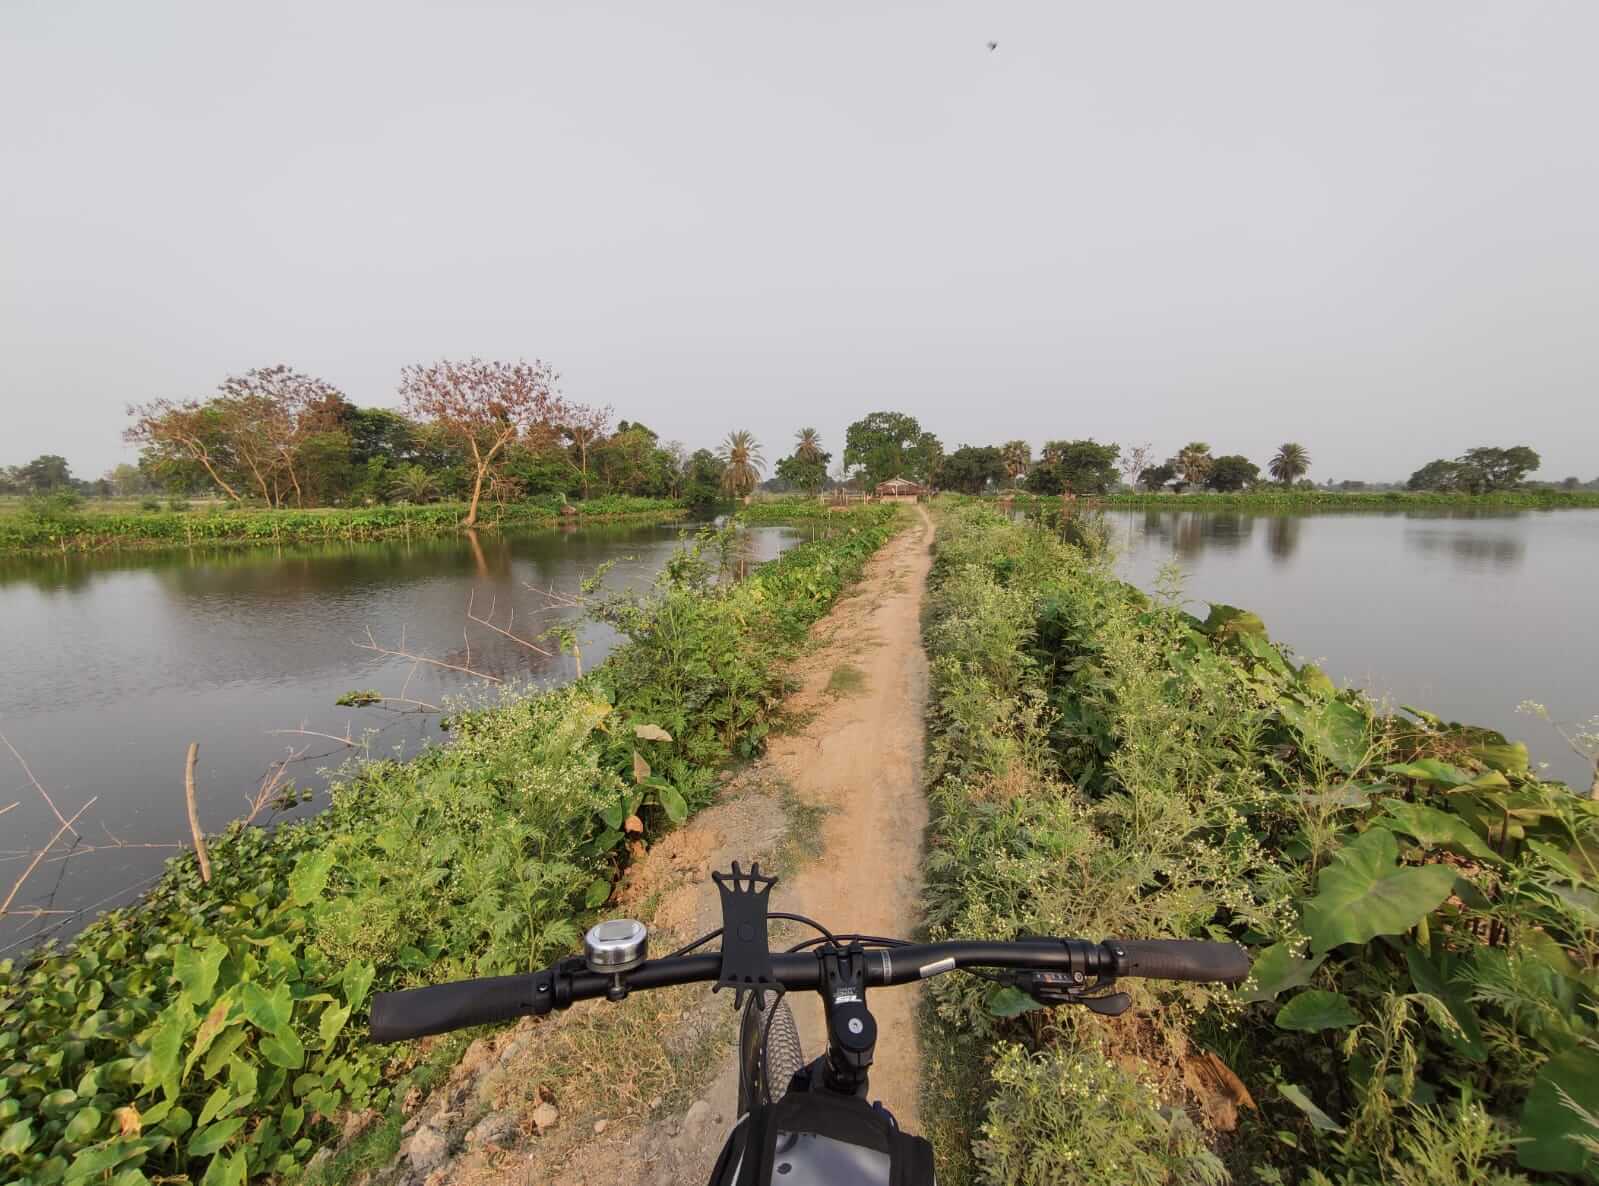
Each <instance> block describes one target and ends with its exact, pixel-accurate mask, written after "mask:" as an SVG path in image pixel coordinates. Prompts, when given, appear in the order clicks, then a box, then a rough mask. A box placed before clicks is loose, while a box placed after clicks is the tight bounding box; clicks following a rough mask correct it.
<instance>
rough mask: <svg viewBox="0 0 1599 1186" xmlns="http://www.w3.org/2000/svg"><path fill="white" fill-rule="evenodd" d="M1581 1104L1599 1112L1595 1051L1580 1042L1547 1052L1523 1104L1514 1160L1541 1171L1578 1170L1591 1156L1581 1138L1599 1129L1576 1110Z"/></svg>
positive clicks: (1598, 1132)
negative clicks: (1558, 1051)
mask: <svg viewBox="0 0 1599 1186" xmlns="http://www.w3.org/2000/svg"><path fill="white" fill-rule="evenodd" d="M1573 1104H1575V1105H1576V1107H1577V1108H1581V1109H1583V1110H1584V1111H1586V1112H1588V1113H1589V1114H1590V1115H1599V1053H1595V1052H1594V1051H1593V1050H1591V1049H1589V1048H1588V1047H1586V1046H1578V1047H1575V1048H1574V1049H1571V1050H1567V1051H1565V1052H1564V1053H1562V1054H1559V1055H1557V1056H1556V1057H1554V1058H1551V1059H1550V1060H1549V1061H1548V1062H1546V1063H1545V1064H1544V1066H1543V1069H1542V1070H1541V1071H1539V1072H1538V1078H1537V1079H1535V1080H1534V1081H1533V1084H1532V1090H1531V1091H1530V1092H1528V1093H1527V1102H1526V1105H1525V1106H1524V1107H1523V1108H1522V1110H1521V1138H1522V1143H1521V1144H1520V1145H1518V1146H1517V1147H1516V1160H1517V1161H1519V1162H1520V1163H1521V1164H1522V1166H1523V1167H1525V1168H1526V1169H1530V1170H1542V1171H1544V1172H1545V1173H1556V1174H1575V1173H1579V1172H1581V1170H1582V1168H1583V1166H1584V1164H1585V1163H1586V1162H1587V1161H1588V1159H1589V1158H1590V1157H1591V1156H1592V1154H1590V1153H1589V1152H1588V1151H1587V1150H1586V1149H1585V1148H1584V1147H1583V1146H1582V1145H1581V1144H1580V1143H1579V1141H1580V1140H1581V1139H1584V1138H1586V1139H1589V1140H1592V1139H1594V1138H1599V1130H1596V1129H1595V1127H1594V1125H1593V1124H1591V1123H1589V1122H1588V1121H1587V1120H1585V1119H1584V1118H1583V1117H1582V1116H1581V1115H1579V1114H1578V1112H1577V1110H1576V1108H1573V1107H1572V1105H1573Z"/></svg>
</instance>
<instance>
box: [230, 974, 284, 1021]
mask: <svg viewBox="0 0 1599 1186" xmlns="http://www.w3.org/2000/svg"><path fill="white" fill-rule="evenodd" d="M239 1006H240V1008H242V1009H243V1010H244V1015H245V1017H247V1018H248V1019H249V1021H250V1023H251V1024H252V1025H254V1026H255V1028H256V1029H258V1030H260V1031H261V1032H262V1033H266V1034H275V1033H277V1032H278V1031H279V1030H281V1029H283V1028H285V1027H286V1026H287V1025H288V1024H289V1015H290V1014H291V1013H292V1012H293V1010H294V995H293V994H292V993H291V992H290V991H289V986H288V985H287V984H279V985H276V986H275V987H274V988H273V989H272V991H271V992H267V991H266V989H264V988H262V987H261V986H260V985H259V984H257V983H256V982H255V981H253V980H247V981H245V982H244V984H243V985H242V986H241V987H240V989H239Z"/></svg>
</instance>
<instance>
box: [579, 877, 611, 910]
mask: <svg viewBox="0 0 1599 1186" xmlns="http://www.w3.org/2000/svg"><path fill="white" fill-rule="evenodd" d="M610 896H611V882H610V879H609V878H605V877H596V878H595V879H594V880H593V881H591V882H589V887H588V889H587V890H585V891H584V892H583V905H584V906H586V907H587V908H588V909H590V910H598V909H599V908H600V907H601V906H603V905H605V902H606V899H608V898H609V897H610Z"/></svg>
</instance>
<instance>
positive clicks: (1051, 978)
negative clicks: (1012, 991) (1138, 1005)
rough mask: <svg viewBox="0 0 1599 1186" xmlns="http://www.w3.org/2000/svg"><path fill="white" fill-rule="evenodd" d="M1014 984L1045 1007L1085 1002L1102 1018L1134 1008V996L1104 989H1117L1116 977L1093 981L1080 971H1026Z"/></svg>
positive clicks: (1083, 1004) (1088, 1008) (1018, 973)
mask: <svg viewBox="0 0 1599 1186" xmlns="http://www.w3.org/2000/svg"><path fill="white" fill-rule="evenodd" d="M1010 979H1011V983H1012V984H1013V985H1014V986H1015V987H1016V988H1019V989H1021V991H1022V992H1024V993H1026V994H1027V995H1028V996H1030V997H1032V998H1033V1000H1035V1001H1037V1002H1038V1003H1039V1004H1040V1005H1043V1006H1044V1007H1045V1008H1053V1007H1055V1006H1056V1005H1082V1006H1083V1007H1084V1008H1085V1009H1087V1010H1088V1011H1089V1012H1091V1013H1098V1014H1099V1015H1100V1016H1101V1017H1119V1016H1121V1015H1122V1014H1123V1013H1125V1012H1127V1010H1128V1009H1129V1008H1131V1007H1132V1003H1133V998H1132V997H1130V996H1128V995H1127V994H1126V993H1124V992H1104V991H1101V990H1103V989H1109V988H1114V987H1115V985H1116V978H1115V977H1114V976H1100V977H1097V978H1096V979H1095V980H1094V981H1093V982H1092V983H1090V982H1089V981H1088V980H1087V978H1086V977H1084V976H1083V974H1082V973H1080V972H1050V971H1023V972H1017V973H1015V974H1014V975H1013V976H1012V977H1011V978H1010Z"/></svg>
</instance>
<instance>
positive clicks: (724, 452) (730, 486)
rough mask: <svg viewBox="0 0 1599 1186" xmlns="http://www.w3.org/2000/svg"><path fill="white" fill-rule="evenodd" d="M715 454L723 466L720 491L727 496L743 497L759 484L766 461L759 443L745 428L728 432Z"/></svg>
mask: <svg viewBox="0 0 1599 1186" xmlns="http://www.w3.org/2000/svg"><path fill="white" fill-rule="evenodd" d="M716 456H717V459H718V460H720V461H721V463H722V466H723V468H722V493H724V494H726V495H727V496H728V497H729V498H743V497H744V496H745V495H746V494H748V493H750V491H752V490H754V489H755V487H756V486H757V485H759V484H760V481H761V471H762V470H763V469H765V468H766V462H765V460H764V459H763V458H762V457H761V446H760V443H759V442H758V441H756V439H755V437H754V436H753V435H751V434H750V433H749V432H748V431H747V430H746V429H742V428H741V429H738V430H737V431H735V432H730V433H728V434H727V439H726V440H724V441H723V442H722V443H721V445H720V446H718V447H717V450H716Z"/></svg>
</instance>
